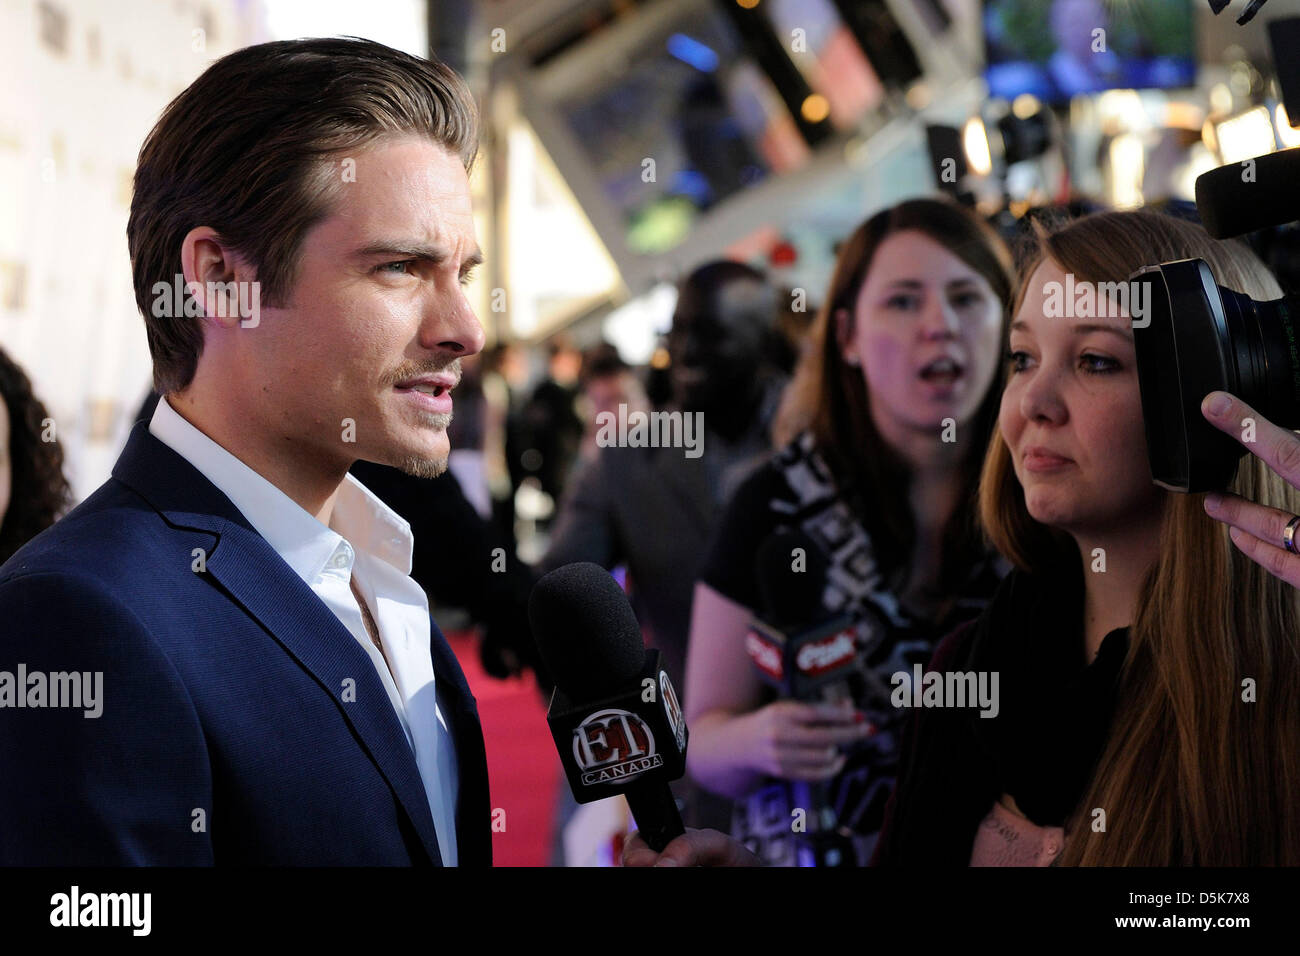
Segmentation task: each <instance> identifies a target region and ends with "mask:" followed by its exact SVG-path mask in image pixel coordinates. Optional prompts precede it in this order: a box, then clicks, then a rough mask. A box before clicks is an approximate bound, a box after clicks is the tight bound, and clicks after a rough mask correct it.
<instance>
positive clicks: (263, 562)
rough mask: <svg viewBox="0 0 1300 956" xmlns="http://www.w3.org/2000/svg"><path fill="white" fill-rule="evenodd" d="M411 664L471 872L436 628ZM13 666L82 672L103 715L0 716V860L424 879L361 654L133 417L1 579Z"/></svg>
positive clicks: (483, 801) (392, 729)
mask: <svg viewBox="0 0 1300 956" xmlns="http://www.w3.org/2000/svg"><path fill="white" fill-rule="evenodd" d="M199 551H201V552H202V554H201V555H200V554H199ZM200 557H203V562H204V564H205V566H206V567H205V569H203V570H200V571H196V570H194V567H195V566H196V563H197V561H198V559H199V558H200ZM432 656H433V667H434V673H435V675H436V681H437V689H438V696H439V700H440V702H441V704H442V707H443V712H444V715H445V717H446V719H447V721H448V727H449V729H450V731H451V734H452V737H453V739H454V740H455V743H456V753H457V760H458V763H459V779H460V787H459V802H458V808H457V812H456V834H457V846H458V851H459V862H460V864H461V865H466V866H476V865H478V866H485V865H490V863H491V854H492V849H491V826H490V824H491V818H490V814H491V811H490V807H489V802H488V790H487V764H486V760H485V756H484V751H483V735H482V731H481V729H480V726H479V720H478V710H477V707H476V703H475V700H474V697H473V695H472V694H471V693H470V690H469V686H468V685H467V684H466V682H465V675H464V673H463V672H462V671H461V669H460V666H459V665H458V664H457V662H456V659H455V657H454V656H453V654H452V652H451V649H450V647H448V645H447V642H446V640H445V639H444V638H443V636H442V633H441V632H440V631H439V630H438V627H437V625H436V624H434V625H433V626H432ZM19 664H23V665H25V667H26V672H27V674H29V675H30V674H32V673H33V672H42V673H45V674H49V673H52V672H69V671H77V672H87V673H94V672H97V671H99V672H102V673H103V685H102V686H103V691H102V697H103V700H102V714H101V716H99V717H97V718H93V717H86V716H84V710H83V709H51V708H48V707H47V708H43V709H42V708H32V707H26V708H21V709H19V708H16V707H12V706H5V707H0V864H10V865H12V864H19V865H25V864H39V865H123V864H163V865H203V864H214V863H222V864H225V863H235V864H271V865H335V864H340V865H342V864H357V865H407V864H414V865H426V866H427V865H429V864H433V865H441V862H442V861H441V856H440V854H439V851H438V841H437V836H436V834H435V831H434V825H433V817H432V814H431V813H430V810H429V803H428V799H427V797H426V795H425V791H424V786H423V784H422V782H421V778H420V774H419V770H418V769H417V767H416V763H415V757H414V755H413V754H412V752H411V749H410V746H409V745H408V743H407V740H406V736H405V734H404V733H403V731H402V728H401V725H400V724H399V722H398V719H397V715H396V714H395V713H394V711H393V706H392V704H391V703H390V701H389V698H388V695H387V693H386V692H385V690H384V687H383V684H382V682H381V681H380V679H379V676H378V674H376V673H375V668H374V665H373V664H372V663H371V661H370V658H369V657H368V656H367V655H366V653H365V651H364V650H363V649H362V648H361V646H360V645H359V644H358V643H357V641H356V639H355V638H354V637H353V636H352V634H351V633H350V632H349V631H348V630H347V628H345V627H344V626H343V625H342V624H341V623H340V622H339V620H338V618H336V617H335V616H334V614H333V613H332V612H331V611H330V610H329V608H328V607H326V605H325V604H324V603H323V602H322V601H321V600H320V599H319V598H318V597H316V595H315V594H314V593H313V592H312V590H311V589H310V588H309V587H308V586H307V585H306V584H305V583H304V582H303V580H302V579H301V578H299V577H298V576H297V575H296V574H295V573H294V572H293V571H292V570H291V569H290V567H289V566H288V565H287V564H286V563H285V562H284V560H283V559H281V558H280V556H279V555H278V554H277V553H276V552H275V551H274V550H273V549H272V548H271V546H270V545H269V544H267V542H266V540H265V539H264V538H262V537H261V536H260V535H259V534H257V532H255V531H254V530H253V528H252V527H251V526H250V525H249V524H248V522H247V520H246V519H245V518H244V517H243V515H242V514H240V512H239V511H238V510H237V509H236V508H235V506H234V505H233V504H232V503H231V502H230V499H228V498H227V497H226V496H225V495H224V494H222V493H221V492H220V491H219V490H218V489H217V488H216V486H214V485H213V484H212V483H211V482H210V481H208V480H207V479H206V478H205V477H203V475H202V474H201V473H200V472H199V471H198V470H197V469H195V468H194V467H193V466H192V465H191V464H190V463H189V462H188V461H186V460H185V459H184V458H183V457H182V456H180V455H178V454H177V453H176V452H174V451H173V450H172V449H171V448H169V447H168V446H167V445H165V444H164V443H162V442H160V441H159V440H158V439H157V438H155V437H154V436H153V435H152V434H150V433H149V431H148V426H147V424H145V423H140V424H137V425H136V426H135V429H134V430H133V431H132V433H131V437H130V440H129V441H128V443H127V446H126V448H125V450H124V451H123V452H122V455H121V457H120V458H119V459H118V462H117V464H116V466H115V467H114V469H113V476H112V478H110V479H109V480H108V481H107V482H105V483H104V485H103V486H101V487H100V488H99V489H98V490H97V491H96V492H95V493H94V494H93V495H91V496H90V497H89V498H88V499H87V500H86V501H84V502H83V503H82V504H81V505H79V506H78V507H76V508H75V509H73V510H72V511H71V512H69V513H68V515H67V516H66V517H64V518H63V519H62V520H60V521H59V522H57V523H56V524H55V525H54V526H53V527H51V528H49V529H47V530H46V531H44V532H43V533H42V534H40V535H38V536H37V537H35V538H34V539H32V540H31V541H30V542H28V543H27V544H26V545H25V546H24V547H23V548H22V549H21V550H19V551H18V553H17V554H15V555H14V556H13V557H12V558H11V559H10V560H9V561H8V562H6V563H5V565H4V566H3V568H0V671H8V672H9V673H11V674H15V675H16V673H17V668H18V665H19ZM29 679H30V678H29ZM350 687H354V688H355V689H354V691H353V692H349V688H350ZM19 690H20V692H21V691H22V689H21V688H20V689H19ZM350 697H355V699H354V700H350V699H349V698H350ZM25 699H27V700H33V701H34V700H35V698H33V697H31V696H29V697H28V698H25Z"/></svg>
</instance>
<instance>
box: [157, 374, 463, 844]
mask: <svg viewBox="0 0 1300 956" xmlns="http://www.w3.org/2000/svg"><path fill="white" fill-rule="evenodd" d="M149 431H150V432H151V433H152V434H153V435H154V437H156V438H157V439H158V440H159V441H161V442H163V443H164V444H166V445H167V446H168V447H170V448H171V449H172V450H173V451H175V452H176V453H177V454H178V455H180V456H181V457H183V458H185V459H186V460H187V461H188V462H189V463H190V464H191V465H193V466H194V467H195V468H197V469H198V470H199V471H200V472H202V473H203V476H204V477H205V478H207V479H208V480H209V481H211V482H212V483H213V484H214V485H216V486H217V488H219V489H220V490H221V492H222V493H223V494H224V495H225V496H226V497H227V498H229V499H230V500H231V501H232V502H233V503H234V505H235V507H236V508H238V509H239V510H240V512H242V513H243V515H244V517H245V518H246V519H248V523H249V524H250V525H252V526H253V528H254V530H256V531H257V533H258V534H260V535H261V536H262V537H263V538H265V539H266V541H267V543H268V544H270V545H271V547H272V548H274V549H275V551H276V553H277V554H279V555H280V557H282V558H283V559H284V561H285V563H286V564H288V565H289V567H290V568H292V569H293V571H294V573H295V574H297V575H298V577H300V578H302V579H303V581H304V582H306V584H307V586H308V587H310V588H311V589H312V591H313V592H314V593H315V594H316V596H317V597H318V598H320V599H321V600H322V601H323V602H325V606H326V607H328V608H329V609H330V611H331V612H333V614H334V616H335V617H337V618H338V619H339V621H341V622H342V623H343V625H344V627H346V628H347V629H348V630H349V631H350V632H351V633H352V636H353V637H354V638H356V640H357V643H358V644H360V645H361V648H362V650H364V651H365V652H366V654H367V655H369V657H370V661H371V663H373V664H374V666H375V671H376V672H377V673H378V674H379V679H380V680H381V681H382V682H383V685H384V688H385V690H387V692H388V699H389V700H390V701H391V702H392V705H393V710H394V711H395V712H396V713H397V719H398V721H399V722H400V723H401V725H402V729H403V730H404V731H405V732H406V739H407V742H408V743H409V744H410V745H411V749H412V751H413V752H414V755H415V763H416V766H417V767H418V768H419V771H420V779H421V780H422V781H423V783H424V789H425V793H426V794H427V795H428V798H429V808H430V809H431V810H432V812H433V823H434V827H435V828H436V830H437V834H438V849H439V851H440V852H441V854H442V862H443V864H444V865H445V866H455V865H456V859H457V853H456V826H455V820H456V796H457V792H458V791H457V784H458V777H457V774H458V768H457V763H456V749H455V744H454V741H453V740H452V737H451V733H450V731H449V730H448V729H447V722H446V720H445V719H444V718H443V714H442V709H441V707H439V705H438V700H437V693H436V685H435V681H434V673H433V658H432V656H431V655H430V652H429V642H430V617H429V600H428V597H427V596H426V595H425V593H424V589H423V588H422V587H420V585H418V584H416V582H415V581H414V579H412V578H411V552H412V549H413V546H414V540H415V539H414V538H413V537H412V535H411V526H410V524H409V523H408V522H407V521H406V520H405V519H404V518H402V517H401V515H399V514H397V513H396V512H395V511H393V510H392V509H391V508H389V507H388V506H387V505H385V504H384V503H383V502H382V501H380V500H379V498H377V497H376V496H375V495H374V494H373V493H372V492H371V491H369V490H368V489H367V488H366V487H365V486H364V485H363V484H361V482H359V481H357V480H356V479H355V478H353V477H352V475H350V474H349V475H347V476H346V477H345V478H344V480H343V484H342V485H341V486H340V487H339V491H338V495H337V497H336V498H335V501H334V512H333V515H332V516H331V518H330V524H329V526H328V527H326V526H325V525H323V524H321V522H320V521H319V520H317V518H316V517H315V516H313V515H311V514H309V513H308V512H307V511H306V510H305V509H303V508H302V507H301V506H299V505H298V504H297V503H295V502H294V501H293V500H292V499H291V498H290V497H289V496H288V495H286V494H285V493H284V492H282V491H281V490H280V489H279V488H277V487H276V486H275V485H273V484H271V482H269V481H267V480H266V479H265V478H263V477H262V476H261V475H259V474H258V473H257V472H255V471H253V470H252V469H251V468H249V467H248V466H247V465H245V464H244V463H243V462H242V461H240V460H239V459H238V458H236V457H235V456H234V455H232V454H231V453H230V452H228V451H226V449H224V448H222V447H221V446H220V445H218V444H217V443H216V442H214V441H213V440H212V439H211V438H209V437H208V436H207V435H205V434H203V432H201V431H199V430H198V429H197V428H195V427H194V426H193V425H191V424H190V423H189V422H187V421H186V420H185V419H184V418H182V417H181V416H180V415H179V414H178V413H177V412H176V410H175V409H173V408H172V407H171V405H170V404H168V402H167V399H166V398H162V399H160V400H159V402H158V408H157V410H156V411H155V412H154V415H153V418H152V419H151V420H150V422H149ZM354 571H355V574H356V581H357V587H358V589H359V590H360V591H361V594H362V595H363V596H364V597H365V599H366V604H367V605H368V606H369V608H370V613H371V616H372V617H373V618H374V622H375V627H376V628H377V629H378V630H379V637H380V641H381V642H382V643H383V645H384V653H383V654H381V653H380V652H379V649H378V648H377V647H375V645H374V642H373V641H371V639H370V635H369V633H368V632H367V631H366V626H365V623H364V621H363V620H362V617H361V607H360V605H358V604H357V600H356V597H355V596H354V595H353V593H352V587H351V582H352V578H353V573H354ZM385 654H386V655H387V656H388V663H385V661H384V655H385ZM390 664H391V666H392V671H391V672H390V671H389V665H390Z"/></svg>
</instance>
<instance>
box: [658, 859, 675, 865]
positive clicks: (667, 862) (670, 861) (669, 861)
mask: <svg viewBox="0 0 1300 956" xmlns="http://www.w3.org/2000/svg"><path fill="white" fill-rule="evenodd" d="M676 865H677V861H676V860H674V859H672V858H670V857H664V858H663V859H661V860H660V861H659V862H658V863H656V864H655V866H676Z"/></svg>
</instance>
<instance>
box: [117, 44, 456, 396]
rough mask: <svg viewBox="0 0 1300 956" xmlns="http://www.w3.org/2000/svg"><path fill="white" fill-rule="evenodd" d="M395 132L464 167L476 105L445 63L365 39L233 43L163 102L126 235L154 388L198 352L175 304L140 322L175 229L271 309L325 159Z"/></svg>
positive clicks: (185, 377)
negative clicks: (199, 240) (220, 250)
mask: <svg viewBox="0 0 1300 956" xmlns="http://www.w3.org/2000/svg"><path fill="white" fill-rule="evenodd" d="M403 133H416V134H420V135H424V136H427V137H429V138H430V139H432V140H433V141H435V142H437V143H440V144H441V145H443V146H445V147H446V148H447V150H448V151H450V152H452V153H454V154H456V155H457V156H458V157H459V158H460V160H461V162H462V163H463V164H464V166H465V169H466V170H469V169H470V168H471V166H472V165H473V163H474V158H475V155H476V154H477V151H478V112H477V108H476V107H475V105H474V101H473V98H472V97H471V96H470V94H469V90H468V89H467V88H466V86H465V84H464V81H462V80H461V78H460V77H459V76H457V75H456V74H455V73H454V72H453V71H452V70H451V69H449V68H448V67H446V66H444V65H443V64H441V63H439V62H437V61H436V60H423V59H420V58H418V57H414V56H411V55H410V54H407V53H402V52H400V51H398V50H394V49H391V48H389V47H386V46H383V45H382V44H379V43H374V42H372V41H370V40H361V39H356V38H328V39H306V40H283V41H278V42H275V43H262V44H258V45H256V46H250V47H245V48H244V49H242V50H238V51H236V52H234V53H231V54H229V55H228V56H225V57H222V58H221V59H220V60H218V61H217V62H216V63H214V64H212V66H210V67H208V69H206V70H205V71H204V72H203V74H202V75H201V76H200V77H199V78H198V79H197V80H195V81H194V82H193V83H191V84H190V85H189V86H188V87H187V88H186V89H185V90H184V91H183V92H182V93H181V94H180V95H179V96H177V97H176V98H175V99H174V100H172V102H171V103H170V104H169V105H168V106H167V108H166V110H164V111H163V114H162V117H161V118H160V119H159V120H158V123H157V124H156V125H155V126H154V128H153V130H152V131H151V132H150V133H149V135H148V137H147V138H146V139H145V141H144V145H143V146H142V147H141V149H140V157H139V161H138V164H137V166H136V172H135V192H134V195H133V196H132V199H131V216H130V219H129V220H128V222H127V227H126V235H127V243H128V246H129V248H130V253H131V268H132V273H133V278H134V283H135V298H136V304H137V305H138V306H139V308H140V311H141V313H143V315H144V321H145V329H146V333H147V337H148V340H149V351H150V353H151V354H152V355H153V362H154V387H155V388H156V389H157V390H158V391H159V392H162V393H164V394H165V393H167V392H172V391H177V390H180V389H183V388H185V387H186V386H188V385H189V383H190V381H191V380H192V379H193V377H194V371H195V369H196V368H197V366H198V358H199V354H200V353H201V352H202V350H203V333H202V329H201V327H200V325H199V323H198V322H197V321H195V320H194V319H193V318H192V317H190V318H187V317H186V316H185V315H184V310H182V314H181V315H178V316H172V315H164V316H155V315H154V314H153V313H154V309H153V307H152V303H153V301H154V298H155V296H154V292H153V289H154V285H155V284H156V283H164V284H166V285H167V286H169V287H170V286H171V284H172V283H173V281H175V277H176V276H178V275H180V274H181V272H182V268H181V242H182V240H183V239H184V238H185V235H186V234H187V233H188V232H189V231H190V230H191V229H193V228H195V227H196V226H202V225H207V226H210V227H212V228H213V229H214V230H215V231H216V232H217V234H218V236H219V237H220V239H221V241H222V242H223V243H226V244H228V245H229V247H230V249H231V250H232V251H234V252H235V253H237V254H238V255H239V256H240V257H242V258H244V259H246V260H247V261H248V262H249V263H250V264H251V265H252V267H253V268H254V269H255V270H256V274H257V281H258V282H259V283H260V284H261V288H260V295H261V298H262V301H263V302H265V303H267V304H269V305H282V304H283V303H284V302H285V301H286V300H287V299H288V293H289V290H290V289H291V288H292V286H293V283H294V278H295V267H296V264H297V258H298V249H299V246H300V244H301V242H302V239H303V236H304V235H305V234H306V232H307V231H308V230H309V229H310V228H311V227H312V226H313V225H315V224H316V223H318V222H320V221H321V220H322V219H324V218H326V217H327V216H328V214H329V211H330V208H331V202H332V199H333V198H334V196H335V195H336V190H337V188H338V185H339V183H340V182H341V181H342V179H341V177H340V176H339V175H338V173H337V168H336V167H335V164H334V160H336V159H337V158H341V157H342V156H343V155H344V154H346V153H347V152H349V151H354V150H359V149H363V148H365V147H367V146H369V145H371V144H373V143H374V141H375V140H377V139H379V138H380V137H382V136H386V135H391V134H403ZM186 296H187V297H188V293H186ZM164 311H172V310H170V309H169V310H164Z"/></svg>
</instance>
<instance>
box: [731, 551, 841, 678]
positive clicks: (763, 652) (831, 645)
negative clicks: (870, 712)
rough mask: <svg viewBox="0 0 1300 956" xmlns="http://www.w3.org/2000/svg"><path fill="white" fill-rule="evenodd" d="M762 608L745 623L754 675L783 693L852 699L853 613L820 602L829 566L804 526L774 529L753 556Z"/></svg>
mask: <svg viewBox="0 0 1300 956" xmlns="http://www.w3.org/2000/svg"><path fill="white" fill-rule="evenodd" d="M754 566H755V573H756V576H757V578H758V584H759V591H760V593H761V594H762V595H763V613H762V615H761V616H760V617H756V618H754V619H753V621H751V623H750V629H749V633H748V634H747V635H746V636H745V650H746V651H747V652H748V653H749V657H750V660H752V661H753V662H754V666H755V667H756V668H758V673H759V675H760V676H761V677H762V678H763V680H764V681H766V682H767V683H768V684H770V685H771V686H772V687H774V688H775V689H776V691H777V693H778V694H780V695H781V696H782V697H789V698H792V699H794V700H802V701H827V702H837V701H841V700H848V699H851V697H852V694H851V693H850V692H849V689H848V684H847V680H848V678H849V677H850V676H853V675H857V674H858V672H859V671H860V667H859V665H858V660H857V632H856V630H855V628H854V621H853V618H852V617H850V616H849V615H845V614H835V615H833V614H828V612H827V611H826V609H825V607H824V605H823V603H822V592H823V590H824V589H825V587H826V575H827V572H828V570H829V566H828V565H827V563H826V559H825V556H824V554H823V552H822V550H821V548H819V547H817V545H816V543H815V542H814V541H813V540H812V538H810V537H809V536H808V535H807V534H806V533H804V532H803V531H797V530H790V529H782V530H780V531H775V532H773V533H772V534H770V535H768V537H767V538H766V539H765V540H764V541H763V543H762V545H760V546H759V549H758V555H757V557H756V558H755V561H754Z"/></svg>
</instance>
